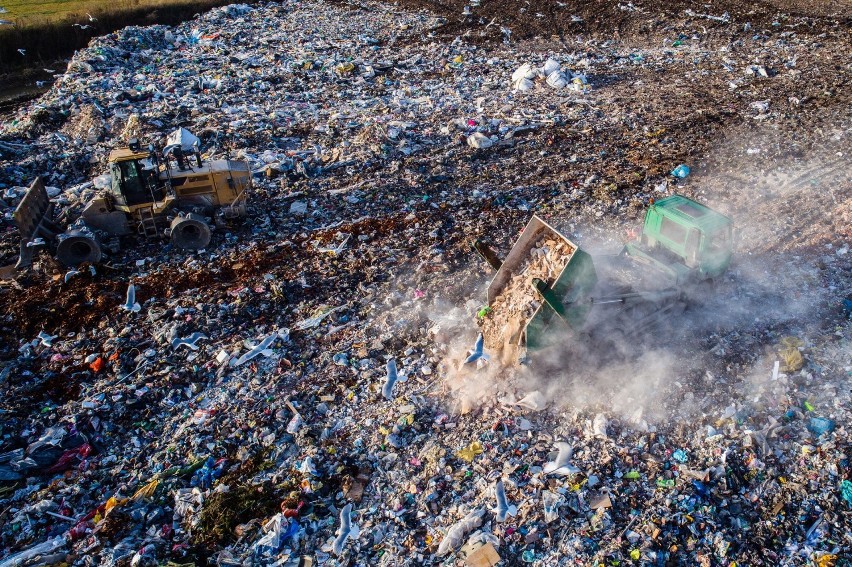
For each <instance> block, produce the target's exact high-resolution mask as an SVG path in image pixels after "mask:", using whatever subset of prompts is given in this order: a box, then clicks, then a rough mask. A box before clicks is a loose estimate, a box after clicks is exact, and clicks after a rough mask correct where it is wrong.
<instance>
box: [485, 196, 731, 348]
mask: <svg viewBox="0 0 852 567" xmlns="http://www.w3.org/2000/svg"><path fill="white" fill-rule="evenodd" d="M473 247H474V249H475V250H476V251H477V252H478V253H479V254H480V256H482V257H483V258H484V259H485V260H486V261H487V262H488V263H489V264H490V265H491V266H492V267H493V268H494V269H495V270H496V272H497V273H496V274H495V276H494V278H493V280H492V281H491V284H490V285H489V287H488V308H487V309H485V310H483V312H482V313H481V314H480V315H481V317H480V326H481V330H482V334H483V337H484V341H485V347H486V348H487V349H489V350H491V351H492V352H499V353H500V354H501V357H502V358H503V360H504V361H508V360H512V359H515V360H516V359H517V357H519V356H520V357H523V356H524V355H525V354H526V353H529V352H530V351H534V350H537V349H541V348H544V347H547V346H550V345H554V344H558V343H560V342H564V341H565V335H566V333H569V334H574V335H578V334H579V335H583V336H584V338H586V339H587V340H588V339H590V340H603V341H605V340H607V339H612V338H613V337H618V338H619V339H621V338H623V337H629V336H630V335H632V334H634V333H637V332H639V331H641V330H644V329H649V328H653V327H654V326H655V325H656V324H658V323H660V322H661V321H663V320H665V319H666V318H668V317H672V316H674V315H675V314H677V313H679V312H681V311H683V309H684V308H685V307H686V306H687V303H688V299H689V296H690V294H691V293H692V292H693V291H694V290H696V289H700V288H703V287H709V286H706V284H707V283H708V282H712V281H713V280H714V279H715V278H718V277H719V276H721V275H722V274H724V273H725V271H726V270H727V269H728V266H729V265H730V263H731V256H732V249H733V221H732V220H731V218H730V217H728V216H726V215H724V214H721V213H719V212H717V211H715V210H713V209H711V208H710V207H707V206H705V205H703V204H701V203H698V202H696V201H694V200H692V199H689V198H687V197H684V196H682V195H673V196H670V197H667V198H664V199H661V200H659V201H657V202H655V203H652V204H651V206H650V207H649V209H648V211H647V212H646V214H645V222H644V225H643V227H642V232H641V235H640V236H639V237H638V238H637V239H635V240H634V241H631V242H629V243H627V244H626V245H625V246H624V248H623V249H622V250H621V251H620V253H618V254H615V255H608V256H596V257H594V258H593V257H592V256H591V255H590V254H588V253H587V252H585V251H584V250H581V249H580V247H579V246H577V245H576V244H575V243H574V242H572V241H571V240H569V239H568V238H567V237H565V236H564V235H563V234H562V233H560V232H559V231H558V230H556V229H555V228H553V227H552V226H551V225H550V224H548V223H547V222H545V221H544V220H542V219H541V218H539V217H538V216H533V218H532V219H531V220H530V221H529V223H528V224H527V226H526V228H524V230H523V232H522V233H521V235H520V237H519V238H518V240H517V242H516V243H515V244H514V246H513V247H512V249H511V250H510V251H509V253H508V255H507V256H506V258H505V259H504V260H501V259H500V258H499V257H498V255H497V254H496V253H495V252H494V251H493V250H492V249H491V248H489V247H488V246H487V245H486V244H485V243H484V242H483V241H481V240H477V241H476V242H474V244H473Z"/></svg>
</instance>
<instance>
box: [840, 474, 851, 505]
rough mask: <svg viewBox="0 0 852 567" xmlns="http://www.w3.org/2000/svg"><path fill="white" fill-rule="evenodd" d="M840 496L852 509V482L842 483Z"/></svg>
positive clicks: (844, 481)
mask: <svg viewBox="0 0 852 567" xmlns="http://www.w3.org/2000/svg"><path fill="white" fill-rule="evenodd" d="M840 496H841V498H843V499H844V500H845V501H846V503H847V504H848V505H849V506H850V507H852V482H850V481H848V480H843V481H841V482H840Z"/></svg>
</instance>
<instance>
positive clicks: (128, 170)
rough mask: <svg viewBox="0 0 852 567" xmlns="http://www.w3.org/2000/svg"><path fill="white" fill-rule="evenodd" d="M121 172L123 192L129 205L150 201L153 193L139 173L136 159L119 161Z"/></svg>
mask: <svg viewBox="0 0 852 567" xmlns="http://www.w3.org/2000/svg"><path fill="white" fill-rule="evenodd" d="M118 169H119V172H120V173H121V193H122V194H123V195H124V199H125V200H126V201H127V204H128V205H129V206H133V205H138V204H140V203H150V202H151V200H152V198H151V193H150V192H149V191H148V188H147V187H146V186H145V183H144V181H143V179H142V177H141V176H140V175H139V166H138V164H137V163H136V162H135V161H122V162H119V163H118Z"/></svg>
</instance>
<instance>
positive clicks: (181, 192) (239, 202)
mask: <svg viewBox="0 0 852 567" xmlns="http://www.w3.org/2000/svg"><path fill="white" fill-rule="evenodd" d="M187 134H188V132H187ZM190 136H191V134H190ZM196 140H197V139H196ZM109 170H110V186H109V188H107V189H105V190H102V191H101V192H100V193H99V194H98V195H97V196H96V197H95V198H94V199H92V200H91V201H89V202H88V203H86V205H85V207H84V208H83V212H82V213H81V215H80V218H79V219H77V221H76V222H74V223H73V224H72V225H71V226H69V227H67V229H65V230H63V229H62V228H61V227H60V226H58V225H57V223H56V222H54V221H53V220H52V216H53V215H52V213H53V203H51V202H50V200H49V199H48V196H47V192H46V190H45V188H44V184H43V183H42V181H41V179H38V178H37V179H36V180H35V181H34V182H33V183H32V185H31V186H30V188H29V190H28V191H27V193H26V194H25V195H24V198H23V199H22V200H21V202H20V204H19V205H18V207H17V208H16V209H15V212H14V215H13V218H14V221H15V224H16V225H17V227H18V230H20V232H21V249H20V257H19V259H18V263H17V264H16V266H15V267H16V268H17V269H21V268H25V267H29V266H31V265H32V261H33V255H34V253H35V252H36V251H38V250H40V249H44V248H47V249H52V250H55V255H56V259H57V260H58V261H59V262H60V263H62V264H63V265H65V266H68V267H72V266H77V265H80V264H83V263H86V262H88V263H97V262H99V261H100V260H101V256H102V250H101V240H100V238H99V237H100V236H104V235H107V236H122V235H129V234H139V235H142V236H145V237H146V238H148V239H160V238H169V239H170V240H171V242H172V244H173V245H174V246H175V247H176V248H180V249H185V250H200V249H203V248H205V247H206V246H207V245H208V244H209V242H210V238H211V234H210V231H211V229H212V228H214V227H215V226H216V225H217V224H221V223H222V221H223V220H224V219H230V218H238V217H244V216H245V214H246V192H247V191H248V189H249V188H250V187H251V171H250V170H249V166H248V164H247V163H246V162H245V161H239V160H232V159H222V160H214V161H206V162H204V161H202V159H201V155H200V154H199V153H198V151H197V148H193V147H192V146H190V147H187V146H185V145H181V144H180V143H177V144H171V145H168V146H166V147H165V148H164V149H163V151H162V152H156V151H154V148H153V147H150V148H149V151H142V149H141V148H140V146H139V144H138V143H137V142H136V141H131V142H130V144H129V146H128V147H127V148H121V149H117V150H113V151H112V152H111V153H110V155H109Z"/></svg>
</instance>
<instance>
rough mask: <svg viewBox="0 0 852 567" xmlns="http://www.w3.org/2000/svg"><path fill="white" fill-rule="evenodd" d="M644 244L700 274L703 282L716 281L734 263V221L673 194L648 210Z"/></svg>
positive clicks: (644, 229) (651, 250)
mask: <svg viewBox="0 0 852 567" xmlns="http://www.w3.org/2000/svg"><path fill="white" fill-rule="evenodd" d="M642 244H643V247H645V248H646V249H647V250H649V251H650V252H651V253H655V254H656V255H658V256H665V257H666V259H667V260H669V261H672V262H677V263H682V264H683V265H685V266H686V267H687V268H689V269H690V271H694V272H697V273H698V275H699V279H706V278H714V277H717V276H719V275H721V274H722V273H723V272H724V271H725V270H727V268H728V265H729V264H730V262H731V252H732V248H733V235H732V221H731V219H730V217H727V216H725V215H723V214H721V213H718V212H716V211H714V210H713V209H711V208H709V207H706V206H704V205H702V204H700V203H696V202H695V201H693V200H692V199H689V198H687V197H684V196H682V195H673V196H671V197H667V198H665V199H662V200H660V201H657V202H656V203H655V204H654V205H652V206H651V207H650V208H649V209H648V212H647V213H646V215H645V225H644V227H643V229H642Z"/></svg>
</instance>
